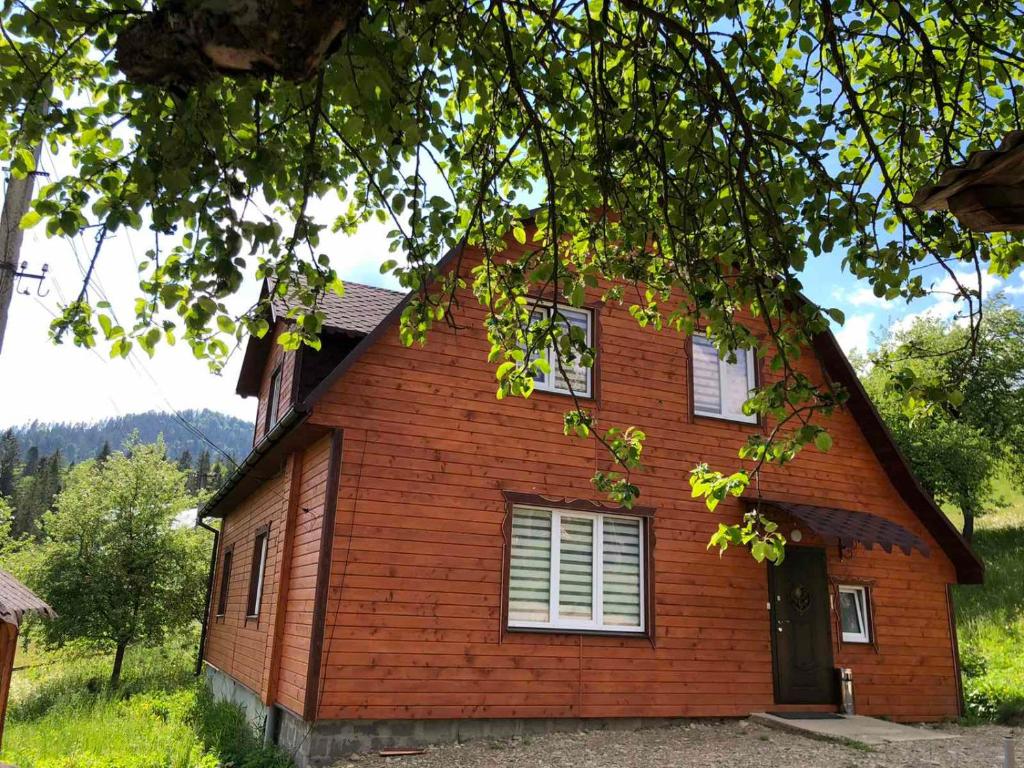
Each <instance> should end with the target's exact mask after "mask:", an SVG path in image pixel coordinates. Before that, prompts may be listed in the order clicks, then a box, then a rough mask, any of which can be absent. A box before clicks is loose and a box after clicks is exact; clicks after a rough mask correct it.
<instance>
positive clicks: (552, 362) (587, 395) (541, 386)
mask: <svg viewBox="0 0 1024 768" xmlns="http://www.w3.org/2000/svg"><path fill="white" fill-rule="evenodd" d="M536 301H537V302H538V306H537V307H536V309H535V310H534V313H540V314H543V315H545V316H547V315H549V314H550V313H551V311H552V307H551V303H550V301H548V303H546V304H542V303H541V301H543V300H540V299H537V300H536ZM555 307H556V309H557V311H558V312H559V313H563V314H564V315H565V316H568V315H579V316H583V317H586V319H587V334H586V337H587V338H586V341H587V346H589V347H590V348H591V349H593V350H594V364H593V365H591V367H589V368H584V369H583V370H584V372H585V374H586V379H587V384H586V388H585V389H584V390H576V391H575V395H576V396H577V397H579V398H583V399H587V400H593V399H594V398H595V386H594V379H595V372H596V371H597V359H598V357H599V355H598V351H597V343H596V338H597V331H596V328H595V327H594V326H595V322H596V317H597V313H596V312H595V311H594V309H593V308H592V307H589V306H588V307H569V306H565V305H563V304H556V305H555ZM543 354H544V355H546V357H547V360H548V366H549V368H550V371H549V372H548V373H547V374H545V375H544V377H543V379H537V378H534V385H533V386H534V390H535V391H537V392H550V393H551V394H555V395H565V396H571V394H572V393H570V392H569V390H568V389H560V388H558V386H557V381H558V375H559V371H558V362H557V355H556V354H555V349H554V345H551V346H549V347H547V348H545V349H544V351H543Z"/></svg>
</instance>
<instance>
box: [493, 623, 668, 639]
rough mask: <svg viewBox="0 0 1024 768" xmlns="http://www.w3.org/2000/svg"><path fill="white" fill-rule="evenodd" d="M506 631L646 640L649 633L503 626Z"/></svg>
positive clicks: (524, 633)
mask: <svg viewBox="0 0 1024 768" xmlns="http://www.w3.org/2000/svg"><path fill="white" fill-rule="evenodd" d="M505 631H506V632H508V633H515V634H517V635H530V634H536V635H595V636H598V637H635V638H636V639H637V640H648V639H650V634H649V633H648V631H647V630H646V629H639V630H637V629H632V630H631V629H573V628H572V627H512V626H508V627H505Z"/></svg>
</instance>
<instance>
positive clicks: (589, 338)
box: [530, 306, 594, 397]
mask: <svg viewBox="0 0 1024 768" xmlns="http://www.w3.org/2000/svg"><path fill="white" fill-rule="evenodd" d="M552 312H554V313H555V322H556V323H559V324H560V325H561V326H562V327H563V328H566V327H568V328H569V329H572V328H579V329H580V331H582V333H583V336H584V339H585V341H586V344H587V346H588V347H593V344H594V331H593V328H592V324H593V315H592V313H591V312H590V310H588V309H572V308H570V307H563V306H558V307H557V308H556V309H555V310H552V309H551V307H544V308H538V309H537V310H535V311H534V313H533V316H532V321H533V322H535V323H536V322H538V321H540V320H545V319H547V318H548V317H550V316H551V314H552ZM570 333H571V330H570ZM562 338H564V335H563V337H562ZM572 352H573V353H574V355H575V349H572ZM538 357H543V358H545V359H546V360H547V361H548V368H549V370H548V372H547V373H544V372H543V371H538V370H534V372H533V382H534V387H535V388H537V389H542V390H545V391H547V392H560V393H563V394H569V386H570V384H571V385H572V391H573V392H574V393H576V394H577V395H579V396H580V397H591V396H592V386H591V381H592V372H593V368H592V367H590V368H588V367H587V366H585V365H583V364H582V363H581V362H580V360H579V358H578V356H575V358H574V359H573V360H571V361H566V362H563V363H562V368H564V369H565V375H564V376H563V375H562V370H561V368H559V365H558V354H557V351H556V350H555V345H554V344H551V345H549V346H548V347H547V348H546V349H543V350H535V351H534V352H533V354H531V356H530V360H531V361H533V360H535V359H536V358H538ZM566 379H568V381H566Z"/></svg>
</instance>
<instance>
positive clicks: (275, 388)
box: [263, 366, 281, 434]
mask: <svg viewBox="0 0 1024 768" xmlns="http://www.w3.org/2000/svg"><path fill="white" fill-rule="evenodd" d="M280 405H281V366H278V367H277V368H276V369H275V370H274V373H273V374H271V376H270V391H269V392H268V393H267V415H266V422H265V426H264V428H263V433H264V434H266V433H267V432H270V430H271V429H272V428H273V427H274V425H275V424H277V410H278V408H279V407H280Z"/></svg>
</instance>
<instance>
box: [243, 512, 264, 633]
mask: <svg viewBox="0 0 1024 768" xmlns="http://www.w3.org/2000/svg"><path fill="white" fill-rule="evenodd" d="M269 551H270V526H269V525H264V526H262V527H260V528H258V529H257V530H256V536H255V538H254V540H253V550H252V565H251V567H250V568H249V594H248V597H247V598H246V602H245V617H246V619H258V618H259V616H260V607H261V603H262V602H263V582H264V581H266V575H267V553H268V552H269Z"/></svg>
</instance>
